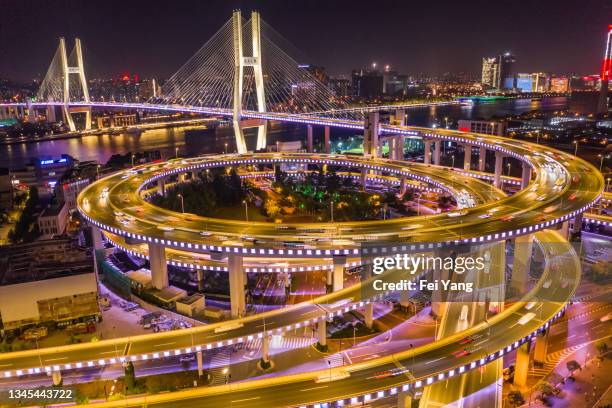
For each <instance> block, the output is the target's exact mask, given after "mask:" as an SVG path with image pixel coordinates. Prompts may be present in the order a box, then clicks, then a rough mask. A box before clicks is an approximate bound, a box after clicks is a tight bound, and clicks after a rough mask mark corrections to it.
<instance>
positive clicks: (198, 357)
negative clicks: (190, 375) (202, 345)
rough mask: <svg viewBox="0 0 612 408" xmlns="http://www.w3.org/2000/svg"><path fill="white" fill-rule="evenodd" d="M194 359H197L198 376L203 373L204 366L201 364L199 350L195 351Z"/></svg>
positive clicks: (201, 358)
mask: <svg viewBox="0 0 612 408" xmlns="http://www.w3.org/2000/svg"><path fill="white" fill-rule="evenodd" d="M196 360H197V361H198V377H202V376H203V375H204V366H203V364H202V361H203V356H202V352H201V351H198V352H197V353H196Z"/></svg>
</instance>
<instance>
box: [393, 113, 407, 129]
mask: <svg viewBox="0 0 612 408" xmlns="http://www.w3.org/2000/svg"><path fill="white" fill-rule="evenodd" d="M395 124H396V125H399V126H406V111H405V110H404V109H398V110H396V111H395Z"/></svg>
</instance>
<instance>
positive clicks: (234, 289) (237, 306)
mask: <svg viewBox="0 0 612 408" xmlns="http://www.w3.org/2000/svg"><path fill="white" fill-rule="evenodd" d="M227 266H228V269H229V286H230V306H231V316H232V317H241V316H244V314H245V313H246V303H245V300H244V283H245V282H244V271H243V268H242V256H241V255H236V254H230V255H229V256H228V259H227Z"/></svg>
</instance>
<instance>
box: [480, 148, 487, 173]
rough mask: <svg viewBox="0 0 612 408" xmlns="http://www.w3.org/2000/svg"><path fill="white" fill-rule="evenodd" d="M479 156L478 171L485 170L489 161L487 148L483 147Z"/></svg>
mask: <svg viewBox="0 0 612 408" xmlns="http://www.w3.org/2000/svg"><path fill="white" fill-rule="evenodd" d="M479 153H480V154H479V157H478V171H485V165H486V163H487V148H486V147H481V148H480V152H479Z"/></svg>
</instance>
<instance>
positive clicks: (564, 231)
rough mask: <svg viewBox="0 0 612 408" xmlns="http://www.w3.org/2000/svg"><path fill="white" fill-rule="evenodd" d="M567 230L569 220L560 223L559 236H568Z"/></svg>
mask: <svg viewBox="0 0 612 408" xmlns="http://www.w3.org/2000/svg"><path fill="white" fill-rule="evenodd" d="M569 232H570V228H569V221H565V222H564V223H562V224H561V227H560V228H559V234H561V236H562V237H564V238H569Z"/></svg>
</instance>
